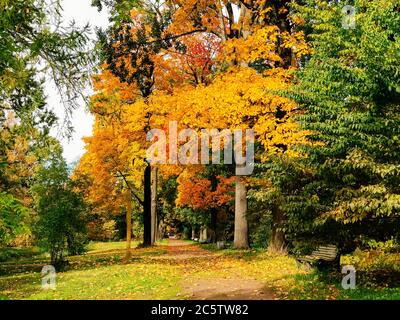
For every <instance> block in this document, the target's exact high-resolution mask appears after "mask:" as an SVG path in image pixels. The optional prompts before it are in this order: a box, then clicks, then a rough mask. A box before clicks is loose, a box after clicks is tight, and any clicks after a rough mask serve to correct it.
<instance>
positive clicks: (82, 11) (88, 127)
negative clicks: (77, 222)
mask: <svg viewBox="0 0 400 320" xmlns="http://www.w3.org/2000/svg"><path fill="white" fill-rule="evenodd" d="M62 3H63V9H64V13H63V17H64V21H65V23H66V24H68V22H70V21H71V20H75V22H76V25H77V26H84V25H85V24H87V23H89V24H90V25H91V27H92V29H94V28H95V27H102V28H105V27H106V26H107V25H108V14H107V12H106V11H105V10H103V11H102V12H98V11H97V9H96V8H94V7H91V5H90V4H91V0H63V1H62ZM91 37H92V38H93V39H95V37H96V35H95V33H94V32H92V35H91ZM90 90H91V88H88V91H89V92H90ZM46 94H47V97H48V99H47V102H48V104H49V106H51V107H52V108H53V109H54V110H55V112H56V114H57V115H58V117H59V118H60V120H62V119H63V118H64V113H63V105H62V104H61V102H60V98H59V96H58V94H57V91H56V90H55V88H54V87H53V86H52V85H51V84H48V85H47V86H46ZM72 124H73V127H74V133H73V136H72V138H71V139H70V140H69V141H68V139H61V138H60V136H59V135H58V133H57V131H56V130H55V131H54V132H52V135H53V136H55V137H57V138H58V139H60V140H61V142H62V145H63V147H64V157H65V158H66V160H67V162H73V161H76V160H78V159H79V158H80V157H81V156H82V155H83V153H84V152H85V149H84V143H83V141H82V138H83V137H87V136H91V134H92V125H93V117H92V116H91V115H90V114H89V113H88V112H87V111H86V106H85V104H84V102H83V101H82V103H81V105H80V107H79V109H77V110H76V111H75V112H74V114H73V116H72Z"/></svg>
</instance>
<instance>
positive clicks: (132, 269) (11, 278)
mask: <svg viewBox="0 0 400 320" xmlns="http://www.w3.org/2000/svg"><path fill="white" fill-rule="evenodd" d="M137 245H138V243H136V242H135V243H133V246H137ZM88 249H89V251H88V252H87V254H85V255H82V256H76V257H70V258H69V261H70V265H69V266H68V267H67V269H65V270H64V271H63V272H58V273H57V290H54V291H53V290H43V289H42V288H41V274H40V271H41V268H42V267H43V265H46V264H47V263H48V257H47V256H46V255H45V254H43V253H42V252H40V250H38V249H35V248H33V249H31V250H27V249H24V250H21V251H19V250H16V251H15V250H14V249H13V250H14V251H13V250H11V249H7V255H8V257H10V255H12V258H11V259H10V258H9V259H8V260H7V263H3V262H1V263H0V299H32V300H35V299H60V300H62V299H71V300H73V299H89V300H92V299H154V300H158V299H188V298H190V294H189V293H188V292H187V290H186V289H185V287H187V285H188V284H189V285H190V286H191V287H193V288H194V289H193V290H195V287H196V285H197V283H198V282H200V281H203V282H204V281H206V282H207V281H210V283H215V281H217V282H218V281H219V280H218V279H233V280H234V279H244V280H246V279H251V281H258V282H259V283H261V284H262V285H263V286H265V288H268V290H271V292H273V295H274V298H275V299H400V288H399V286H398V285H397V284H396V282H395V281H394V282H393V281H392V283H391V284H390V285H380V284H376V283H375V282H374V281H373V279H372V278H371V277H370V274H369V273H365V274H364V275H362V276H361V277H360V280H358V278H357V281H360V283H359V282H357V289H355V290H344V289H342V288H341V285H340V283H341V277H342V275H341V274H337V273H330V274H329V273H319V272H316V271H315V270H311V271H307V270H306V269H304V268H303V267H301V266H300V267H299V266H298V265H297V263H296V261H295V259H293V258H292V257H290V256H279V255H275V256H273V255H270V254H268V253H266V252H264V251H261V250H239V251H236V250H231V249H227V250H220V251H217V250H215V248H214V247H213V246H210V245H203V246H199V245H197V244H196V245H193V244H190V243H188V245H187V246H186V247H184V248H179V247H174V246H168V243H167V242H166V241H163V242H162V243H160V244H158V246H155V247H152V248H135V249H132V251H131V258H130V260H129V261H126V260H125V243H124V242H109V243H91V244H90V245H89V246H88ZM10 250H11V251H12V253H10ZM5 254H6V253H5V251H1V250H0V257H2V256H3V257H4V256H5ZM360 257H362V255H360ZM360 257H357V259H358V260H357V259H356V260H357V261H350V260H351V259H353V260H354V257H347V258H346V259H348V260H349V259H350V260H349V261H348V262H352V263H353V264H356V262H357V263H358V264H359V265H360V266H362V263H364V262H365V261H364V260H362V258H360ZM397 258H398V255H396V256H393V257H391V256H389V258H388V259H389V260H390V259H392V260H393V259H397ZM379 259H382V258H379ZM379 259H378V260H379ZM392 260H390V263H391V264H392V269H393V261H392ZM396 261H397V260H396ZM345 262H346V261H345ZM383 264H384V262H382V261H381V260H379V266H382V265H383ZM398 266H400V263H399V265H397V266H396V267H395V268H397V267H398ZM357 270H359V269H358V265H357ZM393 270H394V269H393ZM393 270H392V271H393ZM368 271H371V272H372V273H371V274H376V272H375V271H376V270H374V267H373V264H372V267H371V264H370V265H369V269H368ZM393 272H394V273H393ZM393 272H391V273H390V274H391V275H393V274H395V270H394V271H393ZM392 280H393V279H392ZM394 280H396V279H394ZM389 283H390V281H389ZM185 290H186V291H185Z"/></svg>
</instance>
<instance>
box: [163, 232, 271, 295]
mask: <svg viewBox="0 0 400 320" xmlns="http://www.w3.org/2000/svg"><path fill="white" fill-rule="evenodd" d="M165 249H166V250H167V254H165V255H163V256H160V257H157V259H169V260H173V261H175V262H176V263H179V262H182V260H188V261H187V262H186V264H187V268H190V266H191V265H196V264H201V262H202V261H204V259H205V260H207V261H209V264H211V265H212V269H215V270H218V269H219V268H220V267H221V268H222V262H223V260H224V256H223V255H222V254H219V253H214V252H210V251H206V250H204V249H201V248H200V247H199V246H196V245H191V244H190V243H188V242H185V241H182V240H175V239H170V240H169V243H168V245H166V246H165ZM200 260H201V261H200ZM182 287H183V288H184V296H185V297H187V298H188V299H191V300H274V299H275V297H274V293H273V291H272V290H271V289H270V288H267V287H265V284H264V283H263V282H262V281H259V280H256V279H251V278H249V277H248V276H246V275H243V274H240V271H239V272H237V271H236V272H233V273H232V275H231V276H228V277H223V278H222V277H207V278H203V277H202V276H201V275H200V276H197V277H196V276H191V277H188V278H187V279H185V280H184V281H183V283H182Z"/></svg>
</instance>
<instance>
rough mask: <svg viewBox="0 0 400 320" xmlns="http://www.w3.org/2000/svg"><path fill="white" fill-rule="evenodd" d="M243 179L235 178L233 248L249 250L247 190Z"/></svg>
mask: <svg viewBox="0 0 400 320" xmlns="http://www.w3.org/2000/svg"><path fill="white" fill-rule="evenodd" d="M242 179H243V178H242V177H240V176H236V192H235V236H234V241H233V246H234V248H236V249H247V248H249V235H248V232H249V230H248V229H249V227H248V223H247V217H246V212H247V190H246V186H245V184H244V183H243V180H242Z"/></svg>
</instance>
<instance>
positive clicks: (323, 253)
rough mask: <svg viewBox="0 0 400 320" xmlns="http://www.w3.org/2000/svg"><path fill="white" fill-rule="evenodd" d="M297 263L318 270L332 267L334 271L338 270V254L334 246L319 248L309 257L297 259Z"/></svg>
mask: <svg viewBox="0 0 400 320" xmlns="http://www.w3.org/2000/svg"><path fill="white" fill-rule="evenodd" d="M297 261H298V262H299V263H302V264H306V265H308V266H309V267H312V266H315V267H317V268H318V269H322V268H323V267H334V268H335V269H336V270H340V254H339V250H338V247H337V246H335V245H326V246H319V247H318V248H317V249H316V250H314V251H313V252H312V253H311V254H310V255H308V256H303V257H298V258H297Z"/></svg>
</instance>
